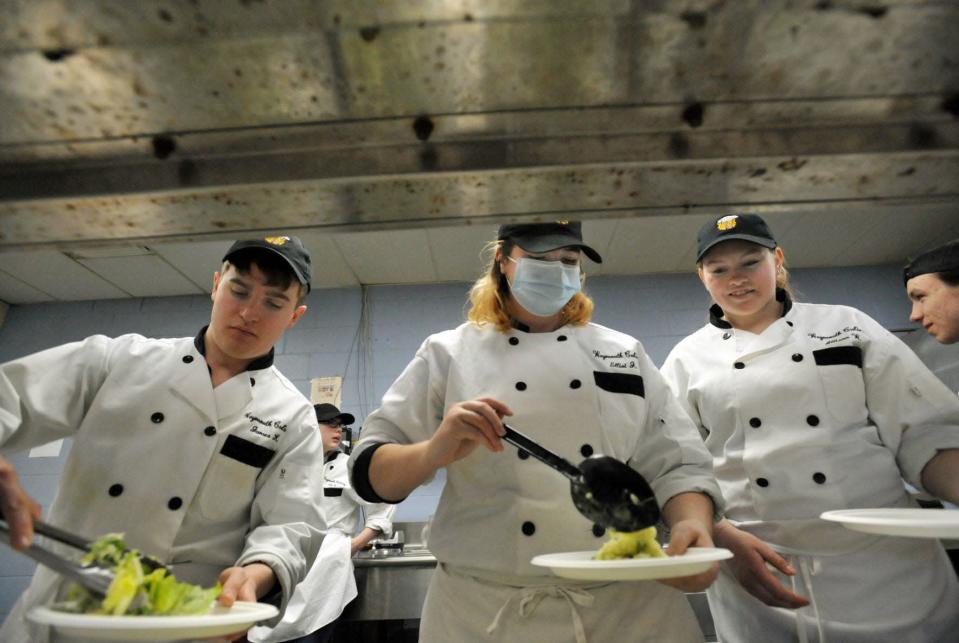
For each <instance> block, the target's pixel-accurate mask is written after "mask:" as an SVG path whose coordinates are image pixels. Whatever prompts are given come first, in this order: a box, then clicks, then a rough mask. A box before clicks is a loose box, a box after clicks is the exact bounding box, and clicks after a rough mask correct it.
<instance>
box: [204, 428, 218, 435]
mask: <svg viewBox="0 0 959 643" xmlns="http://www.w3.org/2000/svg"><path fill="white" fill-rule="evenodd" d="M203 432H204V433H205V434H206V435H211V436H212V435H216V427H215V426H208V427H206V428H205V429H203Z"/></svg>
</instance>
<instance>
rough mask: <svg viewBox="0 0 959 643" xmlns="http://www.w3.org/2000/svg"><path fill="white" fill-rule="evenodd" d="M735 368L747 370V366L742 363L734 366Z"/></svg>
mask: <svg viewBox="0 0 959 643" xmlns="http://www.w3.org/2000/svg"><path fill="white" fill-rule="evenodd" d="M733 368H746V365H745V364H743V363H742V362H736V363H735V364H733Z"/></svg>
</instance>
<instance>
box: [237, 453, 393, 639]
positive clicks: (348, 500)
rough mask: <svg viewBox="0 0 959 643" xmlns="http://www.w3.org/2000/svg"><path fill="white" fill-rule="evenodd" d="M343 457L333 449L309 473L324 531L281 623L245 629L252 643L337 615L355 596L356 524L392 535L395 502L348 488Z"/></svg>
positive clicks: (293, 633) (306, 630)
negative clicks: (369, 499)
mask: <svg viewBox="0 0 959 643" xmlns="http://www.w3.org/2000/svg"><path fill="white" fill-rule="evenodd" d="M348 460H349V458H348V457H347V456H346V455H345V454H344V453H342V452H341V451H333V452H332V453H330V454H329V455H327V457H326V459H325V461H324V462H323V464H322V474H321V475H320V474H319V472H317V473H316V474H314V477H313V480H314V484H315V485H316V486H318V487H320V488H319V489H316V494H315V495H316V497H317V498H322V499H321V500H320V502H319V504H318V509H319V511H320V515H321V517H322V520H323V524H324V525H325V527H324V528H325V529H326V532H327V535H326V537H325V538H324V539H323V544H322V546H321V547H320V551H319V552H318V554H317V556H316V559H315V560H314V562H313V564H312V566H311V568H310V572H309V574H307V576H306V578H305V579H303V581H302V582H300V583H299V584H298V585H297V586H296V588H295V589H294V590H293V596H292V597H291V598H290V600H289V602H288V603H287V605H286V610H285V611H284V612H283V615H282V616H281V618H280V622H279V623H278V624H276V626H274V627H270V626H267V625H258V626H256V627H254V628H252V629H251V630H250V631H249V632H248V633H247V638H248V639H249V640H250V641H253V643H273V642H276V641H289V640H291V639H295V638H298V637H301V636H306V635H307V634H311V633H312V632H316V631H317V630H319V629H320V628H322V627H323V626H325V625H327V624H328V623H332V622H333V621H335V620H336V619H337V618H339V616H340V614H342V613H343V610H344V609H345V608H346V606H347V605H348V604H349V603H350V601H352V600H353V599H354V598H356V595H357V588H356V580H355V578H354V576H353V552H352V543H351V541H352V537H353V536H354V535H356V534H357V533H358V532H359V531H360V528H361V527H364V528H365V527H369V528H371V529H376V530H378V531H380V532H382V535H383V536H384V537H386V538H389V537H390V536H391V535H392V533H393V515H394V514H395V513H396V505H392V504H386V503H372V502H367V501H366V500H363V499H362V498H360V497H359V496H358V495H357V494H356V492H355V491H353V489H352V487H351V486H350V481H349V473H348V471H347V461H348Z"/></svg>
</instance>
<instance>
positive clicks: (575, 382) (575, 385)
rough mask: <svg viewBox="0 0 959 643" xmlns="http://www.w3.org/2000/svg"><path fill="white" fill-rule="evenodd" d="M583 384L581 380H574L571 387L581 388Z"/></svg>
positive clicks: (570, 384)
mask: <svg viewBox="0 0 959 643" xmlns="http://www.w3.org/2000/svg"><path fill="white" fill-rule="evenodd" d="M582 385H583V383H582V382H580V381H579V380H573V381H572V382H570V383H569V387H570V388H579V387H580V386H582Z"/></svg>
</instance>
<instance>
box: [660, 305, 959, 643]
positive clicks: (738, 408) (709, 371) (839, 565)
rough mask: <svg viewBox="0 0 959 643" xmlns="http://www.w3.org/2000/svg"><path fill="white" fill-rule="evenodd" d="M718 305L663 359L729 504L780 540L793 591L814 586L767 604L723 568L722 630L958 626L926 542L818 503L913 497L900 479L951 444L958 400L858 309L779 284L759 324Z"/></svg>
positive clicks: (723, 634)
mask: <svg viewBox="0 0 959 643" xmlns="http://www.w3.org/2000/svg"><path fill="white" fill-rule="evenodd" d="M720 317H721V311H720V310H719V309H718V308H716V307H714V308H713V310H712V317H711V323H709V324H707V325H706V326H705V327H704V328H702V329H700V330H699V331H697V332H696V333H694V334H692V335H690V336H689V337H687V338H685V339H684V340H683V341H681V342H680V343H679V344H678V345H677V346H676V347H675V348H674V349H673V351H672V352H671V353H670V355H669V357H668V358H667V359H666V362H665V364H664V365H663V374H664V376H665V377H666V379H667V381H668V382H669V383H670V385H671V386H672V387H673V390H674V391H675V392H676V394H677V395H678V397H679V398H680V400H681V401H682V403H683V404H684V405H685V407H686V410H687V411H688V412H689V415H690V416H691V417H692V418H693V421H694V422H696V423H697V424H698V425H699V428H700V432H701V434H702V435H703V437H704V440H705V443H706V446H707V447H708V448H709V450H710V452H711V453H712V454H713V458H714V460H713V462H714V468H715V472H716V477H717V479H718V480H719V483H720V486H721V487H722V490H723V495H724V496H725V498H726V501H727V507H726V515H727V517H728V518H729V519H730V520H731V521H732V522H733V523H734V524H736V525H737V526H739V527H740V528H741V529H744V530H746V531H749V532H751V533H753V534H755V535H756V536H758V537H759V538H762V539H763V540H765V541H767V542H769V543H770V544H772V545H773V546H774V547H777V548H779V549H781V550H782V551H784V552H786V553H787V554H791V558H792V560H793V562H794V563H795V564H794V566H795V567H797V568H802V569H801V570H800V571H801V573H800V574H799V576H800V578H799V585H798V586H797V587H798V589H799V593H802V594H806V595H807V596H811V597H812V598H815V599H816V604H815V605H813V606H810V607H807V608H803V609H801V610H799V611H798V612H797V611H790V610H784V609H778V608H770V607H767V606H765V605H763V604H761V603H760V602H759V601H757V600H755V599H751V597H750V598H749V599H746V598H745V592H744V591H743V590H742V589H741V588H738V589H737V587H736V586H737V585H738V583H736V581H735V579H734V578H733V577H732V576H731V575H730V574H723V575H721V577H720V579H719V580H718V581H717V582H716V583H715V584H714V585H713V586H712V587H711V588H710V589H709V590H708V592H707V594H708V596H709V599H710V607H711V608H712V611H713V615H714V619H715V621H716V623H717V632H718V634H719V636H720V638H721V639H722V640H723V641H752V640H779V639H778V638H777V636H790V633H792V634H793V635H794V634H795V632H796V627H797V625H796V618H797V616H796V615H797V614H798V615H799V618H801V619H803V622H805V623H806V624H807V625H808V626H809V629H810V631H815V629H816V627H814V625H816V623H815V622H816V621H817V620H818V621H819V624H821V625H822V626H823V633H824V635H825V638H826V639H827V640H833V641H850V642H853V641H863V642H865V641H870V642H872V641H881V640H889V641H912V640H916V641H945V640H949V638H948V636H955V633H956V632H957V631H959V608H957V604H959V591H957V587H956V579H955V576H954V574H953V571H952V569H951V568H950V567H949V563H948V560H947V559H946V556H945V554H944V552H943V550H942V547H941V546H940V544H939V543H938V542H937V541H934V540H919V539H911V538H910V539H891V538H885V537H882V536H872V535H867V534H861V533H858V532H854V531H850V530H847V529H845V528H843V527H842V526H840V525H837V524H834V523H827V522H825V521H822V520H820V519H819V518H818V516H819V514H820V513H821V512H823V511H827V510H832V509H848V508H857V507H858V508H866V507H907V506H912V501H911V500H910V498H909V496H908V494H907V493H906V490H905V488H904V486H903V482H902V479H903V478H905V479H906V480H907V481H909V482H910V483H911V484H913V485H915V486H916V487H919V488H921V484H922V483H921V479H920V475H921V471H922V468H923V466H925V464H926V463H927V462H928V461H929V459H930V458H932V457H933V456H934V455H935V454H936V452H937V450H939V449H947V448H955V447H959V400H957V399H956V396H955V395H953V394H952V393H951V392H950V391H949V390H948V389H947V388H946V387H945V386H944V385H943V384H942V382H940V381H939V380H938V379H937V378H936V377H935V376H934V375H933V374H932V373H930V372H929V371H928V369H926V368H925V366H923V364H922V363H921V362H920V361H919V359H918V358H917V357H916V356H915V354H914V353H913V352H912V351H911V350H909V348H908V347H906V346H905V345H904V344H903V343H902V342H901V341H900V340H899V339H898V338H896V337H895V336H893V335H892V334H891V333H889V332H888V331H886V330H885V329H883V328H882V327H881V326H880V325H879V324H878V323H876V322H875V321H874V320H873V319H871V318H870V317H869V316H868V315H866V314H864V313H862V312H860V311H858V310H856V309H853V308H848V307H845V306H831V305H815V304H792V303H791V302H790V301H789V300H788V299H787V300H786V312H785V314H784V315H783V317H782V318H780V319H778V320H777V321H776V322H774V323H773V324H772V325H770V326H769V327H768V328H766V329H765V330H764V331H763V332H762V333H761V334H759V335H756V334H752V333H748V332H743V331H738V330H735V329H733V328H731V327H730V326H729V324H728V323H726V322H725V321H723V320H721V319H720ZM786 583H787V585H788V583H789V581H786ZM856 585H858V586H859V587H860V588H861V589H862V590H863V591H862V592H857V591H854V588H855V586H856ZM740 599H741V600H740ZM817 610H818V618H817V615H816V613H815V612H816V611H817ZM947 632H948V633H949V634H948V636H947V635H946V633H947ZM777 633H778V634H777Z"/></svg>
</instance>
